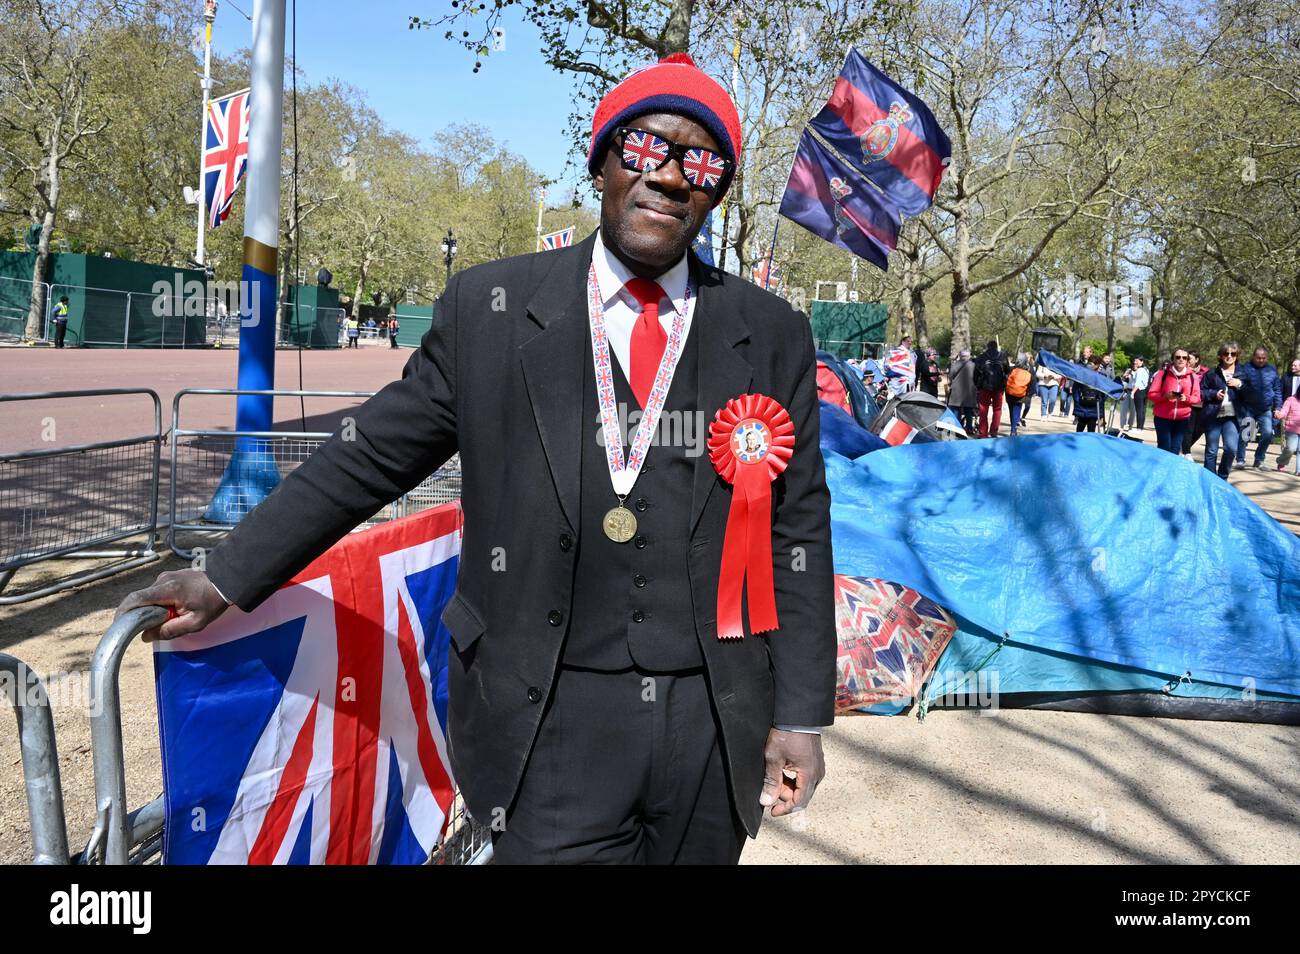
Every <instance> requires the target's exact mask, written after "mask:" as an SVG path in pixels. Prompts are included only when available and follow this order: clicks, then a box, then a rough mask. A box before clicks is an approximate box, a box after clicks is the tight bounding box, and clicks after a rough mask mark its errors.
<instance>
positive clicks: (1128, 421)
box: [1119, 368, 1137, 434]
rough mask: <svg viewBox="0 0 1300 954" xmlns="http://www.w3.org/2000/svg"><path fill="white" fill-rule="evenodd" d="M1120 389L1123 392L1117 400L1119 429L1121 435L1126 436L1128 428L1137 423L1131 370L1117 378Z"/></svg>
mask: <svg viewBox="0 0 1300 954" xmlns="http://www.w3.org/2000/svg"><path fill="white" fill-rule="evenodd" d="M1119 383H1120V387H1122V388H1123V389H1124V390H1123V391H1122V392H1121V393H1120V399H1119V429H1120V433H1121V434H1127V433H1128V430H1129V426H1130V425H1132V424H1136V423H1137V407H1136V406H1135V405H1134V403H1133V390H1134V382H1133V369H1132V368H1129V369H1128V370H1127V371H1125V372H1124V373H1123V374H1121V375H1120V377H1119Z"/></svg>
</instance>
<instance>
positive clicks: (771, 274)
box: [750, 255, 781, 292]
mask: <svg viewBox="0 0 1300 954" xmlns="http://www.w3.org/2000/svg"><path fill="white" fill-rule="evenodd" d="M750 277H751V278H752V279H753V281H754V284H755V285H758V286H760V287H766V288H767V290H768V291H770V292H776V291H779V290H780V288H781V266H780V265H778V264H777V263H776V262H773V263H772V266H771V271H769V270H768V264H767V256H766V255H764V256H763V257H762V258H760V259H759V260H758V261H757V262H755V263H754V265H753V267H752V268H751V269H750Z"/></svg>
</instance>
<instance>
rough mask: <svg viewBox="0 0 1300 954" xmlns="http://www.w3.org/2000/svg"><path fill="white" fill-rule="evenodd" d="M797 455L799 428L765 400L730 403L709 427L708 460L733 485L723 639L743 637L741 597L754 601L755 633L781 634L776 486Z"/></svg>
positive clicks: (722, 574)
mask: <svg viewBox="0 0 1300 954" xmlns="http://www.w3.org/2000/svg"><path fill="white" fill-rule="evenodd" d="M793 455H794V422H793V421H791V420H790V414H789V413H788V412H787V411H786V409H785V408H783V407H782V406H781V405H780V404H779V403H778V402H777V401H775V400H773V399H772V398H770V397H768V396H767V395H765V394H742V395H740V396H739V397H736V398H733V399H732V400H730V401H728V402H727V405H726V406H725V407H723V408H722V409H720V410H719V411H718V413H717V414H715V415H714V416H713V423H712V424H710V425H709V459H710V460H711V461H712V462H713V469H714V470H716V471H717V472H718V475H719V476H720V477H722V479H723V480H725V481H726V482H727V483H729V484H731V486H732V493H731V510H730V512H729V513H728V514H727V532H726V535H725V537H724V538H723V541H722V568H721V570H720V571H719V573H718V638H719V639H742V638H744V635H745V631H744V625H743V623H742V620H741V613H740V597H741V593H742V592H745V593H746V594H747V596H748V600H747V603H748V607H749V630H750V632H752V633H765V632H767V631H769V630H773V629H776V628H777V627H778V626H779V625H780V623H778V621H777V618H776V590H775V585H774V582H773V579H772V481H774V480H776V478H777V477H778V476H779V475H780V473H781V472H782V471H784V470H785V468H786V466H787V465H788V464H789V463H790V458H791V456H793Z"/></svg>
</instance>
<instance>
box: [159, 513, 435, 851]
mask: <svg viewBox="0 0 1300 954" xmlns="http://www.w3.org/2000/svg"><path fill="white" fill-rule="evenodd" d="M460 532H461V513H460V507H459V504H458V503H452V504H447V505H445V506H442V507H438V508H436V509H433V510H427V511H425V512H423V513H420V514H416V515H413V516H411V517H406V518H404V519H401V520H395V521H392V522H390V523H387V524H382V525H380V526H377V527H373V528H371V529H369V530H366V531H364V532H361V533H355V534H351V535H349V536H348V537H346V538H345V539H344V540H342V541H341V542H339V543H338V544H336V545H335V546H334V547H333V548H332V549H330V550H329V551H328V552H327V553H325V554H324V555H323V556H321V557H320V558H318V559H317V560H316V561H315V562H313V563H312V564H311V565H310V566H308V567H307V568H306V569H304V570H303V571H302V572H301V573H299V574H298V575H297V576H295V577H294V578H293V580H291V581H290V582H289V583H287V584H285V585H284V586H283V587H282V588H281V589H279V590H278V591H277V592H275V593H274V594H273V595H272V596H270V597H269V598H268V599H267V600H266V601H265V602H264V603H263V604H262V605H261V606H259V607H258V608H257V609H256V610H254V611H253V612H252V613H243V612H241V611H240V610H238V609H237V608H234V607H232V608H231V609H229V610H227V611H226V613H225V614H224V615H223V616H222V617H221V618H220V619H219V620H218V621H217V622H216V623H214V624H213V625H211V626H209V627H208V628H207V629H205V630H204V631H203V632H201V633H196V634H194V635H192V636H185V637H182V638H180V639H176V640H172V641H170V642H158V643H155V644H154V647H155V650H156V651H155V654H154V661H155V673H156V682H157V690H158V712H159V731H160V735H161V738H162V750H163V752H162V754H163V789H164V796H165V799H166V812H167V820H166V828H165V829H164V831H165V836H164V837H165V842H166V843H165V845H164V859H165V860H166V862H167V863H169V864H308V863H310V864H321V863H324V864H420V863H422V862H424V861H425V860H426V859H428V857H429V855H430V853H431V852H432V851H433V849H434V847H435V846H436V845H437V844H438V841H439V839H440V838H441V837H442V834H443V831H444V829H445V827H446V823H447V817H448V815H449V814H450V810H451V804H452V798H453V783H452V777H451V768H450V763H449V761H448V758H447V742H446V725H447V647H448V642H449V639H450V637H449V634H448V632H447V630H446V627H444V626H443V624H442V622H441V620H440V616H441V613H442V610H443V607H444V606H445V605H446V603H447V602H448V600H449V599H450V598H451V596H452V594H453V592H454V591H455V587H456V569H457V565H458V563H459V555H460Z"/></svg>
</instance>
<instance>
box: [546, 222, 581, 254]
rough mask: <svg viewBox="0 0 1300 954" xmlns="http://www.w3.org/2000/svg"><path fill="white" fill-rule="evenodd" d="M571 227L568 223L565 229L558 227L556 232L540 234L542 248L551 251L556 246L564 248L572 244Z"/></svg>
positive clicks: (572, 227)
mask: <svg viewBox="0 0 1300 954" xmlns="http://www.w3.org/2000/svg"><path fill="white" fill-rule="evenodd" d="M573 229H574V226H572V225H570V226H569V227H568V228H567V229H560V231H558V232H552V233H551V234H549V235H543V236H542V250H543V251H547V252H553V251H555V249H557V248H566V247H567V246H569V245H572V244H573Z"/></svg>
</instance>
